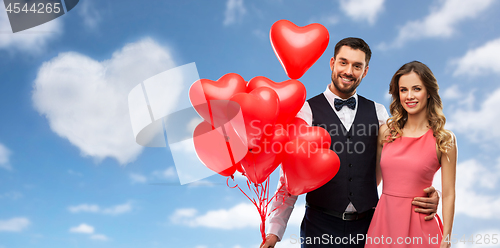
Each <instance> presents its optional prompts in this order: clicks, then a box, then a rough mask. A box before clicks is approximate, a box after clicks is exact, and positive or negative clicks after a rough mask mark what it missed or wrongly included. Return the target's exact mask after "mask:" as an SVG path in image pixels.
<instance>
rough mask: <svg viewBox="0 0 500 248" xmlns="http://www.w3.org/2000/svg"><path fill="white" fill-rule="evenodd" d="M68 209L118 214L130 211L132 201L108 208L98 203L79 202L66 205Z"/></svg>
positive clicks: (75, 211) (80, 211)
mask: <svg viewBox="0 0 500 248" xmlns="http://www.w3.org/2000/svg"><path fill="white" fill-rule="evenodd" d="M68 211H70V212H71V213H82V212H86V213H100V214H107V215H119V214H124V213H128V212H130V211H132V203H130V202H128V203H124V204H120V205H116V206H112V207H108V208H101V207H99V205H96V204H80V205H77V206H70V207H68Z"/></svg>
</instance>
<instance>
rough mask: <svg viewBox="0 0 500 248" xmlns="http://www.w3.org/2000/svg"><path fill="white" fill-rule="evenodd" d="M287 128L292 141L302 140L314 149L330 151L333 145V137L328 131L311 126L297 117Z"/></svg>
mask: <svg viewBox="0 0 500 248" xmlns="http://www.w3.org/2000/svg"><path fill="white" fill-rule="evenodd" d="M286 127H287V131H288V136H289V138H290V140H294V139H296V138H300V139H303V140H306V141H309V143H310V145H311V146H312V147H313V148H326V149H329V148H330V146H331V144H332V137H331V136H330V134H329V133H328V131H326V129H324V128H322V127H320V126H309V125H307V123H306V122H305V121H304V120H302V119H301V118H298V117H295V119H294V121H293V122H292V123H289V124H287V126H286Z"/></svg>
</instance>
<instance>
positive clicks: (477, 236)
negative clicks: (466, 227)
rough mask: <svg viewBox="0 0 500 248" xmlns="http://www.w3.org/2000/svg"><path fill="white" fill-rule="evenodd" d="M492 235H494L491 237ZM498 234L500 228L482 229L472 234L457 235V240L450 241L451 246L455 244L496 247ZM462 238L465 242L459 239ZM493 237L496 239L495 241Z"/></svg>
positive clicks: (460, 247)
mask: <svg viewBox="0 0 500 248" xmlns="http://www.w3.org/2000/svg"><path fill="white" fill-rule="evenodd" d="M493 235H495V236H494V237H493ZM499 236H500V229H489V230H484V229H483V230H480V231H478V232H476V233H474V234H467V235H463V236H460V235H457V236H456V238H457V241H456V243H452V247H455V244H456V247H457V248H482V247H498V243H499V242H498V239H499V238H500V237H499ZM471 237H472V238H471ZM462 238H464V239H463V240H466V242H463V241H461V240H462ZM494 239H496V241H495V240H494ZM472 240H474V241H472Z"/></svg>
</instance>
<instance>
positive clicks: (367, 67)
mask: <svg viewBox="0 0 500 248" xmlns="http://www.w3.org/2000/svg"><path fill="white" fill-rule="evenodd" d="M368 69H370V66H368V65H367V66H366V69H365V72H364V73H363V77H362V78H365V77H366V73H368Z"/></svg>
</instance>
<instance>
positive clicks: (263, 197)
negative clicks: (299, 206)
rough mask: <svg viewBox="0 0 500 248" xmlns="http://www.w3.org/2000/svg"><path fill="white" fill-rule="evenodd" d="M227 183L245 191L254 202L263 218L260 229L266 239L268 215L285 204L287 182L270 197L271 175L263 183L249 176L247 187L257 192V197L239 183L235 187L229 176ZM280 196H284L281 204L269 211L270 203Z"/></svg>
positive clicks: (263, 238)
mask: <svg viewBox="0 0 500 248" xmlns="http://www.w3.org/2000/svg"><path fill="white" fill-rule="evenodd" d="M231 178H232V179H233V181H234V177H231ZM226 184H227V186H228V187H229V188H233V189H234V188H238V189H239V190H240V191H241V193H243V195H244V196H245V197H246V198H247V199H248V200H250V202H252V204H253V205H254V206H255V207H256V208H257V211H258V213H259V216H260V220H261V223H260V228H259V229H260V233H261V236H262V240H263V241H265V240H266V219H267V217H268V216H270V215H271V213H273V212H274V211H275V210H276V209H278V208H279V207H280V206H281V205H283V204H284V202H285V197H284V195H285V190H284V189H285V188H284V187H285V184H282V185H281V186H280V187H279V188H278V190H277V191H276V193H275V194H274V195H273V196H272V197H269V194H270V187H269V177H267V178H266V180H265V181H264V182H263V183H261V184H256V183H252V182H251V181H250V180H248V178H247V182H246V184H247V188H248V190H249V191H250V192H253V193H254V194H255V197H250V196H249V195H250V194H247V193H245V191H244V190H243V189H242V188H241V187H240V186H239V184H236V185H235V186H233V187H231V186H229V178H228V179H227V181H226ZM280 196H282V197H281V199H280V200H282V202H281V204H280V205H279V206H277V207H275V208H274V209H273V210H271V211H268V210H269V209H268V207H269V204H270V203H271V202H272V201H273V200H276V201H277V200H278V199H279V197H280Z"/></svg>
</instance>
